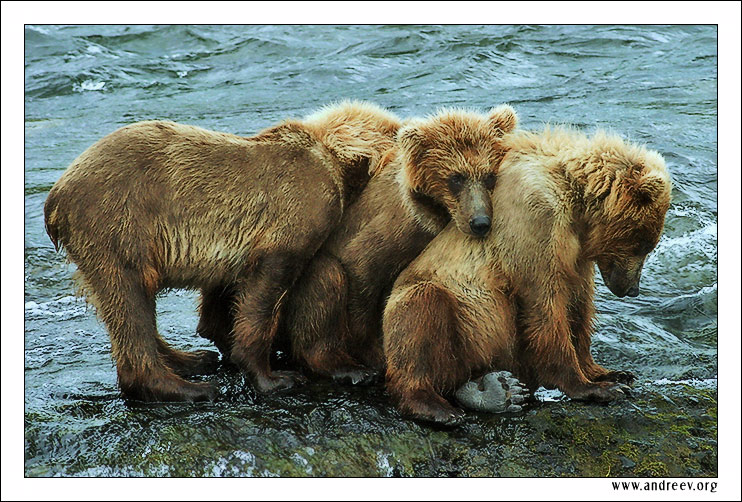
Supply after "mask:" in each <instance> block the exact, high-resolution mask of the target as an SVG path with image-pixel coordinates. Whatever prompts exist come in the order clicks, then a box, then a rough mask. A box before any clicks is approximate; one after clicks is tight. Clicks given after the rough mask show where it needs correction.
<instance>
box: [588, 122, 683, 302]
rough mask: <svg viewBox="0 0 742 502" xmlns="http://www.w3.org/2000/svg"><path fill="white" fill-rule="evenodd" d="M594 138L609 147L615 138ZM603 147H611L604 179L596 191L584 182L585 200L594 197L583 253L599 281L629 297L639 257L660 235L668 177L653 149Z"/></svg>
mask: <svg viewBox="0 0 742 502" xmlns="http://www.w3.org/2000/svg"><path fill="white" fill-rule="evenodd" d="M594 141H596V142H599V143H602V142H605V143H608V144H609V145H608V146H610V143H614V142H617V141H620V140H619V139H618V138H615V137H610V136H607V135H605V136H600V135H599V136H597V137H596V138H595V139H594ZM622 146H623V145H622ZM604 148H605V146H604ZM605 149H606V150H607V151H610V152H612V153H611V154H609V155H604V156H603V160H604V162H605V164H606V165H605V168H604V170H603V171H604V173H605V172H607V173H608V176H607V177H605V178H604V179H605V180H607V181H608V182H607V183H606V182H603V183H602V185H601V188H600V189H598V190H596V189H595V187H594V186H593V185H591V183H590V182H589V181H588V184H587V186H586V197H587V198H588V200H590V199H592V200H594V201H600V202H599V203H598V204H596V206H595V209H594V213H593V215H594V219H593V225H592V228H591V231H590V233H589V238H588V245H587V248H588V250H589V251H588V255H589V258H590V259H591V260H594V261H595V262H597V265H598V269H599V270H600V274H601V276H602V277H603V282H604V283H605V285H606V286H607V287H608V289H609V290H610V291H611V292H612V293H613V294H615V295H616V296H618V297H624V296H631V297H635V296H638V295H639V280H640V279H641V272H642V268H643V266H644V261H645V260H646V257H647V255H648V254H649V253H650V252H651V251H652V250H653V249H654V248H655V247H656V246H657V243H658V241H659V238H660V235H661V234H662V230H663V227H664V221H665V214H666V213H667V210H668V209H669V207H670V198H671V181H670V177H669V174H668V172H667V169H666V167H665V162H664V160H663V159H662V157H661V156H660V155H659V154H657V153H656V152H652V151H648V150H646V149H644V148H642V147H639V146H631V147H628V148H627V147H626V146H623V148H620V149H619V148H615V149H609V148H605ZM615 152H620V154H619V153H615ZM604 175H605V174H604Z"/></svg>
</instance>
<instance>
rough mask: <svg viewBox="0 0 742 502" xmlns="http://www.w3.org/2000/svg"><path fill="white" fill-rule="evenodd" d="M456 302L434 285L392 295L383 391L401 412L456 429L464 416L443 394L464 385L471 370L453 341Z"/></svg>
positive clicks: (386, 319) (387, 317) (386, 326)
mask: <svg viewBox="0 0 742 502" xmlns="http://www.w3.org/2000/svg"><path fill="white" fill-rule="evenodd" d="M456 308H457V301H456V298H455V297H454V296H453V295H451V294H450V293H449V292H448V291H446V290H445V289H443V288H440V287H438V286H436V285H434V284H428V283H423V284H417V285H414V286H412V287H411V288H408V289H407V290H406V291H403V292H401V294H394V293H393V294H392V297H391V298H390V300H389V304H388V305H387V309H386V311H385V313H384V352H385V355H386V362H387V373H386V375H387V389H388V390H389V393H390V394H391V395H392V397H393V398H394V399H395V400H396V401H397V403H398V408H399V410H400V411H401V412H402V413H403V414H405V415H409V416H411V417H412V418H415V419H418V420H422V421H427V422H435V423H438V424H444V425H456V424H458V423H460V421H461V419H462V417H463V412H462V411H461V410H460V409H458V408H456V407H454V406H453V405H452V404H451V403H449V402H448V401H447V400H446V399H445V398H444V397H443V396H442V395H441V390H442V389H445V388H451V389H452V388H455V386H456V385H459V384H461V383H462V382H464V381H465V380H466V379H467V376H468V374H469V370H470V368H468V367H466V364H464V361H465V358H464V357H463V356H464V354H461V353H460V347H461V344H460V343H458V342H459V341H458V340H457V337H458V333H457V317H456Z"/></svg>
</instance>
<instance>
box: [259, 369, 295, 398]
mask: <svg viewBox="0 0 742 502" xmlns="http://www.w3.org/2000/svg"><path fill="white" fill-rule="evenodd" d="M305 383H307V379H306V377H304V375H302V374H301V373H299V372H297V371H273V372H271V374H270V375H259V376H257V377H256V378H255V388H256V389H257V390H258V392H261V393H263V394H267V393H269V392H275V391H279V390H287V389H291V388H293V387H296V386H298V385H303V384H305Z"/></svg>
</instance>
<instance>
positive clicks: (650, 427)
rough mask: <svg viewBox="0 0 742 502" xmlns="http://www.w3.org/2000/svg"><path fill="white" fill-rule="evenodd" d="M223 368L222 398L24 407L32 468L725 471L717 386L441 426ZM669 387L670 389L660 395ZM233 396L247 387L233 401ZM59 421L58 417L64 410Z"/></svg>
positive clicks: (50, 472)
mask: <svg viewBox="0 0 742 502" xmlns="http://www.w3.org/2000/svg"><path fill="white" fill-rule="evenodd" d="M240 378H241V377H239V376H238V375H231V376H230V375H220V376H218V377H217V381H219V382H221V383H220V387H221V391H222V394H221V396H220V398H219V399H218V400H217V401H216V402H214V403H199V404H197V405H172V404H168V405H138V406H132V405H130V404H126V403H124V402H123V401H121V400H120V399H119V397H118V396H117V395H111V394H108V395H106V396H104V397H102V398H100V399H96V400H83V399H82V398H80V397H78V398H76V399H69V400H68V402H66V403H65V404H62V405H59V406H57V407H56V408H55V409H54V410H51V411H49V413H43V414H41V413H27V414H26V424H27V427H26V436H25V441H26V462H25V472H26V475H27V476H54V475H62V476H175V477H178V476H207V477H212V476H213V477H225V476H228V477H235V476H258V477H266V476H284V477H308V476H353V477H377V476H385V477H396V476H402V477H407V476H426V477H438V476H446V477H458V476H464V477H478V476H487V477H492V476H507V477H543V476H549V477H561V476H580V477H586V476H587V477H605V476H609V477H616V476H631V477H636V476H639V477H645V476H646V477H659V476H679V477H691V476H716V475H717V472H718V471H717V463H718V460H717V423H716V413H717V412H716V409H717V408H716V391H715V390H714V389H700V390H699V389H695V388H693V387H690V386H678V385H675V386H666V387H662V388H657V387H652V388H650V387H649V386H647V387H642V386H638V387H636V388H635V392H634V397H632V398H630V399H627V400H624V401H622V402H619V403H613V404H610V405H607V406H606V405H591V404H586V403H580V402H576V401H571V400H568V399H567V400H561V401H550V402H538V401H536V402H532V403H529V404H526V406H525V407H524V411H523V412H520V413H516V414H505V415H502V414H499V415H498V414H490V413H479V412H470V413H467V415H466V418H465V420H464V424H463V425H462V426H461V427H458V428H455V429H447V430H441V429H436V428H434V427H429V426H426V425H423V424H419V423H416V422H412V421H409V420H405V419H403V418H402V417H401V416H400V415H399V414H398V413H397V411H396V410H395V409H394V408H393V406H392V405H391V403H390V401H389V397H388V396H387V395H386V393H385V391H384V389H383V387H382V386H370V387H362V388H355V387H349V386H341V385H338V384H334V383H332V382H321V383H313V384H310V385H308V386H307V387H305V388H304V389H302V390H301V391H292V392H289V393H286V394H277V395H275V396H270V397H265V396H256V395H254V394H253V393H252V391H250V390H249V389H245V388H243V387H242V384H241V383H240V382H230V381H229V380H230V379H240ZM660 391H662V392H660ZM232 393H243V394H244V393H246V394H247V396H246V397H245V396H242V397H240V396H235V395H232ZM60 417H61V418H60Z"/></svg>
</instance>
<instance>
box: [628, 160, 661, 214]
mask: <svg viewBox="0 0 742 502" xmlns="http://www.w3.org/2000/svg"><path fill="white" fill-rule="evenodd" d="M624 183H625V185H626V189H627V190H628V191H629V193H630V194H631V197H632V198H633V200H634V202H635V203H636V204H638V205H640V206H646V205H649V204H651V203H653V202H654V201H656V200H657V199H659V198H660V196H661V195H662V194H663V193H664V192H665V191H667V189H668V187H667V180H665V179H664V178H662V177H660V176H657V175H656V174H651V173H647V172H646V171H645V170H644V166H643V165H641V164H638V165H634V166H631V167H630V168H629V170H628V172H627V173H626V178H625V181H624Z"/></svg>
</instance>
